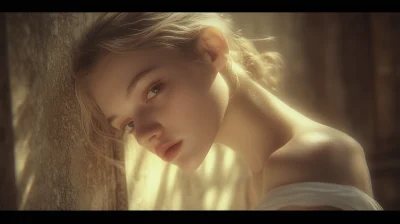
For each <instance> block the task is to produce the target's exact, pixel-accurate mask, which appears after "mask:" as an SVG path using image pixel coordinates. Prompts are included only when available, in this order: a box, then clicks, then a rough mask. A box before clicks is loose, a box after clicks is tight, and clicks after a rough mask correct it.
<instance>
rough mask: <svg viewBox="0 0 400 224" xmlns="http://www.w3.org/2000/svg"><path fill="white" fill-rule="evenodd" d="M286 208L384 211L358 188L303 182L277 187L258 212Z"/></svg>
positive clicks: (258, 208) (257, 208) (259, 206)
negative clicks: (322, 207) (313, 207)
mask: <svg viewBox="0 0 400 224" xmlns="http://www.w3.org/2000/svg"><path fill="white" fill-rule="evenodd" d="M286 206H331V207H336V208H339V209H342V210H383V208H382V207H381V206H380V205H379V203H378V202H377V201H375V200H374V199H373V198H372V197H370V196H369V195H367V194H366V193H364V192H363V191H361V190H359V189H358V188H356V187H353V186H345V185H339V184H331V183H322V182H303V183H295V184H288V185H284V186H280V187H277V188H275V189H273V190H271V191H270V192H268V193H267V195H266V196H265V198H264V199H263V200H262V202H261V203H260V204H259V205H258V206H257V207H256V210H277V209H280V208H283V207H286Z"/></svg>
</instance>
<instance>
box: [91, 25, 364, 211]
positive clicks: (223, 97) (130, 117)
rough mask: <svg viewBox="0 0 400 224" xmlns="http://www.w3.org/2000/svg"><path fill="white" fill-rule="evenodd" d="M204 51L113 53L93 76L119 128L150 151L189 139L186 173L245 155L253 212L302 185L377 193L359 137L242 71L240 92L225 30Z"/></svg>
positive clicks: (202, 45)
mask: <svg viewBox="0 0 400 224" xmlns="http://www.w3.org/2000/svg"><path fill="white" fill-rule="evenodd" d="M195 50H196V51H195V52H196V55H197V60H193V58H192V57H188V56H187V55H183V54H182V53H179V52H172V51H170V50H154V49H149V50H141V51H136V52H132V53H127V54H124V55H114V54H109V55H107V56H106V57H104V58H102V59H101V60H100V61H99V63H97V65H96V66H95V68H94V69H93V71H92V72H91V73H90V75H89V89H90V91H91V94H92V96H93V98H94V100H95V102H96V103H97V104H98V105H99V107H100V108H101V110H102V112H103V113H104V115H105V116H106V117H111V116H114V117H115V119H114V120H113V121H112V122H111V125H112V126H113V127H114V128H115V129H119V130H120V129H127V131H129V133H130V134H132V135H133V136H134V137H135V139H136V140H137V142H138V143H139V144H140V145H141V146H143V147H145V148H147V149H148V150H149V151H150V152H152V153H155V154H157V153H156V151H155V148H156V146H157V145H159V144H162V143H165V142H177V141H181V142H182V143H181V146H180V148H179V150H178V152H177V155H176V156H175V157H174V158H173V160H172V161H169V162H170V163H172V164H174V165H176V166H178V167H180V168H181V169H183V170H185V171H188V172H190V171H194V170H196V169H197V168H198V167H199V166H200V165H201V164H202V162H203V161H204V159H205V157H206V155H207V153H208V151H209V150H210V147H211V146H212V144H215V143H217V144H223V145H226V146H228V147H229V148H231V149H232V150H234V151H235V152H237V153H238V154H239V155H240V156H241V157H242V158H243V159H244V161H246V163H247V164H248V168H249V169H250V170H251V172H252V179H253V180H252V186H251V189H252V190H251V191H249V199H250V201H249V206H248V207H249V209H251V208H254V207H255V206H256V205H257V204H258V203H259V202H260V200H261V199H262V198H263V196H264V195H265V194H266V193H268V192H269V191H270V190H271V189H273V188H275V187H278V186H282V185H285V184H289V183H297V182H309V181H313V182H327V183H336V184H344V185H351V186H355V187H357V188H358V189H360V190H362V191H364V192H365V193H367V194H368V195H370V196H372V188H371V181H370V176H369V171H368V167H367V163H366V161H365V156H364V152H363V149H362V147H361V146H360V145H359V144H358V143H357V142H356V141H355V140H354V139H352V138H351V137H349V136H348V135H346V134H345V133H342V132H340V131H338V130H335V129H333V128H330V127H327V126H325V125H322V124H319V123H317V122H314V121H313V120H311V119H309V118H307V117H305V116H303V115H302V114H300V113H298V112H296V111H295V110H293V109H291V108H290V107H289V106H287V105H286V104H284V103H283V102H282V101H281V100H279V99H278V98H276V97H275V96H273V95H272V94H270V93H269V92H268V91H267V90H266V89H264V88H262V87H261V86H259V85H258V84H257V83H256V82H254V81H252V80H251V79H250V78H249V77H248V76H246V75H241V74H238V80H239V83H240V87H239V88H236V85H235V83H234V81H233V80H234V78H233V77H223V75H222V74H221V72H222V71H223V70H224V69H225V66H226V65H227V57H226V54H227V53H228V52H229V48H228V45H227V43H226V40H225V38H224V36H223V35H222V34H221V33H220V32H219V31H218V30H216V29H212V28H206V29H204V30H203V32H201V34H200V36H199V38H198V42H197V46H196V49H195ZM152 68H154V69H152ZM144 70H148V72H147V73H146V74H145V75H143V76H142V78H141V79H139V81H138V82H137V85H135V86H134V87H133V89H132V91H131V92H130V94H129V95H128V96H126V89H127V87H128V85H129V83H130V82H131V80H132V78H133V77H134V76H135V75H137V74H138V73H140V72H142V71H144ZM281 209H282V210H335V209H337V208H333V207H330V206H318V207H298V206H288V207H285V208H281Z"/></svg>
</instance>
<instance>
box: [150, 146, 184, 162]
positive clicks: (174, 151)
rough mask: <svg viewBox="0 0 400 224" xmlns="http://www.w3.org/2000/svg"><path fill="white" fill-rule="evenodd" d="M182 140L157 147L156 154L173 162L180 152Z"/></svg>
mask: <svg viewBox="0 0 400 224" xmlns="http://www.w3.org/2000/svg"><path fill="white" fill-rule="evenodd" d="M181 145H182V141H177V142H170V143H165V144H162V145H160V146H158V147H156V154H157V155H158V156H159V157H160V158H161V159H163V160H164V161H166V162H171V161H172V160H173V159H174V158H175V157H176V156H177V155H178V152H179V149H180V147H181Z"/></svg>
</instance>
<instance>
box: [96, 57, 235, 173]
mask: <svg viewBox="0 0 400 224" xmlns="http://www.w3.org/2000/svg"><path fill="white" fill-rule="evenodd" d="M143 71H147V72H145V73H143ZM138 74H142V75H141V78H140V79H138V81H137V83H136V84H135V85H134V87H133V89H132V91H130V94H128V95H127V88H128V86H129V84H130V83H131V81H132V79H133V78H134V77H135V76H137V75H138ZM89 90H90V92H91V94H92V96H93V98H94V100H95V102H96V103H97V104H98V106H99V107H100V109H101V110H102V112H103V113H104V115H105V116H106V117H110V116H115V120H113V122H112V126H113V127H114V128H116V129H123V128H124V127H126V128H127V130H128V131H130V133H131V134H133V136H134V137H135V139H136V140H137V142H138V143H139V144H140V145H141V146H143V147H145V148H147V149H148V150H150V151H151V152H152V153H155V154H158V155H159V156H161V157H162V155H160V154H159V153H157V152H156V148H157V146H160V145H162V144H164V146H166V147H167V148H168V146H170V145H171V144H173V143H175V142H180V141H181V144H180V146H179V148H178V149H176V151H177V153H172V154H176V155H173V156H172V157H173V158H172V161H170V162H171V163H173V164H175V165H177V166H178V167H180V168H182V169H184V170H186V171H193V170H196V169H197V168H198V167H199V166H200V165H201V163H202V162H203V160H204V158H205V157H206V155H207V153H208V151H209V149H210V147H211V146H212V144H213V142H214V139H215V137H216V135H217V133H218V130H219V126H220V124H221V122H222V120H223V115H224V112H225V110H226V107H227V103H228V95H229V93H228V92H229V91H228V87H227V84H226V82H225V81H224V79H223V78H222V76H221V75H220V74H219V73H218V71H217V70H216V69H215V68H214V67H213V64H212V63H211V62H208V61H206V60H203V59H202V57H199V59H198V60H193V59H192V58H190V59H188V57H185V55H184V54H182V53H179V52H176V51H171V50H143V51H135V52H132V53H127V54H121V55H115V54H109V55H108V56H106V57H104V58H102V59H101V60H100V61H99V63H98V64H97V65H96V67H95V68H94V70H93V71H92V72H91V74H90V75H89ZM132 122H134V128H133V129H130V126H132V125H131V124H132ZM128 124H130V125H128ZM169 143H171V144H169ZM161 151H162V150H161ZM164 151H165V150H164ZM167 154H168V152H167ZM170 154H171V153H170ZM164 160H165V158H164Z"/></svg>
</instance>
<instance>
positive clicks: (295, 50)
mask: <svg viewBox="0 0 400 224" xmlns="http://www.w3.org/2000/svg"><path fill="white" fill-rule="evenodd" d="M96 16H97V14H94V13H7V14H5V13H1V14H0V69H1V72H0V91H1V95H0V148H1V150H0V174H1V176H0V209H19V210H81V209H83V210H115V209H118V210H127V209H129V210H151V209H165V210H173V209H182V210H193V209H195V210H221V209H233V210H242V209H246V208H247V206H248V196H247V191H248V189H249V180H250V179H249V178H250V176H249V173H248V171H246V169H245V168H244V164H243V162H242V161H241V160H240V158H238V157H237V156H236V155H235V154H234V153H233V152H232V151H230V150H229V149H227V148H224V147H222V146H217V145H216V146H214V147H213V148H212V149H211V151H210V153H209V155H208V156H207V158H206V160H205V162H204V164H203V165H202V166H201V167H200V168H199V170H198V171H197V172H196V173H195V174H193V175H187V174H185V173H183V172H180V171H179V170H178V169H177V168H176V167H174V166H172V165H168V164H166V163H164V162H163V161H161V160H160V159H158V158H157V157H155V156H154V155H152V154H150V153H148V152H146V151H145V150H133V148H134V144H133V143H131V144H128V145H127V147H126V148H125V149H122V150H118V148H117V146H111V147H110V152H109V155H110V156H111V157H114V158H125V161H126V169H125V171H121V170H118V169H116V168H115V167H113V166H112V165H110V164H109V163H107V162H106V161H104V160H101V159H99V158H97V157H95V155H94V153H93V152H91V151H90V150H86V148H87V145H86V143H85V142H84V141H83V139H82V136H83V134H82V132H81V130H80V129H79V125H78V117H79V113H78V111H79V110H78V105H77V103H76V102H75V99H74V93H73V91H72V90H73V89H72V82H71V80H70V76H69V73H70V72H71V68H70V65H71V55H70V47H71V44H72V42H73V41H74V40H75V39H77V38H79V36H80V35H81V33H82V31H83V29H84V28H85V27H86V26H87V25H89V24H90V23H91V22H92V21H93V20H94V19H95V18H96ZM231 16H232V18H233V21H234V24H235V26H236V30H237V29H241V30H242V32H243V34H244V35H245V36H246V37H248V38H263V37H268V36H273V37H275V38H276V39H275V41H273V42H272V43H269V44H265V43H262V42H255V44H256V46H257V47H258V48H259V50H260V51H265V50H275V51H279V52H280V53H281V54H282V55H283V57H284V60H285V63H286V71H285V74H284V75H283V76H282V81H281V84H280V86H279V87H280V88H279V93H277V95H278V97H280V98H281V99H282V100H283V101H284V102H286V103H287V104H288V105H290V106H291V107H293V108H295V109H297V110H298V111H300V112H301V113H303V114H305V115H307V116H310V117H312V118H314V120H316V121H318V122H321V123H324V124H327V125H329V126H332V127H334V128H337V129H339V130H341V131H344V132H346V133H348V134H349V135H351V136H352V137H354V138H355V139H356V140H357V141H358V142H360V144H361V145H362V146H363V147H364V150H365V151H366V154H367V159H368V165H369V168H370V172H371V178H372V183H373V188H374V193H375V198H376V200H377V201H378V202H379V203H380V204H381V205H382V206H383V208H384V209H385V210H397V209H400V172H399V171H400V148H399V143H400V132H399V125H396V124H400V113H399V112H400V111H399V105H400V97H399V96H400V92H399V91H400V90H399V84H400V48H399V44H398V43H397V42H398V40H400V14H398V13H231Z"/></svg>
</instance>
